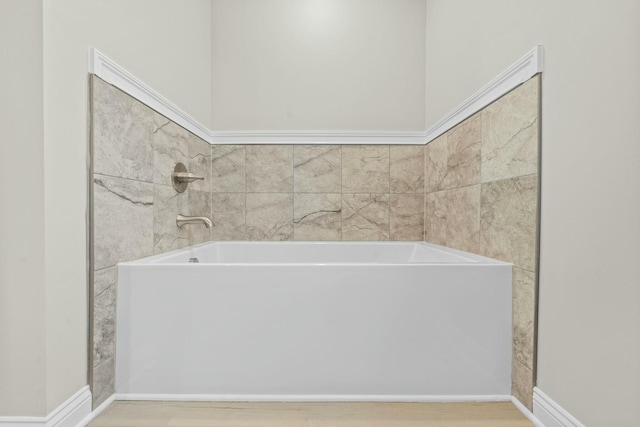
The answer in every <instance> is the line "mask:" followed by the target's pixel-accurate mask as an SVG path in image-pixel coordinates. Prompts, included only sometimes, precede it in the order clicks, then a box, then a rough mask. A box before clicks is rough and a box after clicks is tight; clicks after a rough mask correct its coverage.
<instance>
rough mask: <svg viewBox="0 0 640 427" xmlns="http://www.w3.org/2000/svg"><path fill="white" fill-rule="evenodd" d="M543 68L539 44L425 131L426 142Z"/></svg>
mask: <svg viewBox="0 0 640 427" xmlns="http://www.w3.org/2000/svg"><path fill="white" fill-rule="evenodd" d="M542 69H543V48H542V45H538V46H536V47H535V48H533V49H532V50H530V51H529V52H528V53H527V54H526V55H525V56H523V57H522V58H520V59H519V60H518V61H516V62H515V63H514V64H513V65H511V66H510V67H509V68H507V69H506V70H505V71H503V72H502V73H501V74H500V75H499V76H498V77H496V78H495V79H493V80H491V81H490V82H489V83H487V84H486V85H484V86H483V87H482V88H481V89H480V90H478V91H477V92H476V93H474V94H473V95H472V96H471V97H470V98H468V99H467V100H466V101H464V102H463V103H462V104H460V105H458V106H457V107H456V108H454V109H453V110H452V111H451V112H450V113H449V114H447V115H446V116H444V117H443V118H442V119H440V120H438V121H437V122H436V123H435V124H434V125H433V126H431V127H430V128H429V129H428V130H427V131H426V132H425V143H427V144H428V143H429V142H431V141H433V140H434V139H436V138H437V137H439V136H440V135H442V134H443V133H445V132H446V131H448V130H449V129H451V128H453V127H454V126H456V125H457V124H459V123H461V122H463V121H464V120H465V119H467V118H469V117H471V116H472V115H474V114H475V113H477V112H478V111H480V110H482V109H483V108H484V107H486V106H487V105H489V104H491V103H492V102H493V101H495V100H497V99H498V98H500V97H501V96H503V95H504V94H506V93H507V92H509V91H511V90H513V89H515V88H516V87H518V86H519V85H521V84H522V83H524V82H526V81H527V80H529V79H530V78H531V77H533V76H535V75H536V74H538V73H541V72H542Z"/></svg>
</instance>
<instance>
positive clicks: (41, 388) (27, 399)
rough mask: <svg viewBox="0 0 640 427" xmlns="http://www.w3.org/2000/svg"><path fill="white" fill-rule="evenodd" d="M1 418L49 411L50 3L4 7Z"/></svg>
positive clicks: (0, 32) (26, 0)
mask: <svg viewBox="0 0 640 427" xmlns="http://www.w3.org/2000/svg"><path fill="white" fill-rule="evenodd" d="M0 52H2V67H0V122H1V127H2V155H1V156H0V199H1V200H2V209H0V416H16V415H33V416H38V415H44V414H45V313H44V304H45V288H44V177H43V174H44V171H43V169H44V168H43V161H44V145H43V110H42V96H43V95H42V0H6V1H3V2H2V3H0Z"/></svg>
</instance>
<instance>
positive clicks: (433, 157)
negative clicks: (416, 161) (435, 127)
mask: <svg viewBox="0 0 640 427" xmlns="http://www.w3.org/2000/svg"><path fill="white" fill-rule="evenodd" d="M424 152H425V156H424V157H425V164H424V169H425V173H424V174H425V183H424V184H425V191H426V192H427V193H433V192H434V191H440V190H444V184H443V183H444V180H445V179H446V178H447V172H448V169H447V156H448V154H449V150H448V148H447V134H446V133H445V134H444V135H440V136H439V137H438V138H436V139H434V140H433V141H431V142H430V143H428V144H427V145H426V147H425V149H424Z"/></svg>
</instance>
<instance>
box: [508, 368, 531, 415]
mask: <svg viewBox="0 0 640 427" xmlns="http://www.w3.org/2000/svg"><path fill="white" fill-rule="evenodd" d="M511 366H512V370H513V373H512V374H511V393H512V394H513V396H514V397H515V398H516V399H518V400H519V401H520V402H521V403H522V404H523V405H524V406H526V407H527V408H529V410H530V411H532V410H533V385H534V384H533V372H532V371H531V369H529V368H528V367H526V366H524V365H523V364H522V363H520V362H518V361H517V360H515V359H514V360H513V363H512V364H511Z"/></svg>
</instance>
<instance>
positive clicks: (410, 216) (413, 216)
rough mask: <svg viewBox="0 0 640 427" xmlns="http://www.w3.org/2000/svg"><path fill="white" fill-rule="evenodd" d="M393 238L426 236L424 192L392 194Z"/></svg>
mask: <svg viewBox="0 0 640 427" xmlns="http://www.w3.org/2000/svg"><path fill="white" fill-rule="evenodd" d="M389 205H390V231H391V235H390V238H391V240H422V239H423V238H424V194H391V195H390V196H389Z"/></svg>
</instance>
